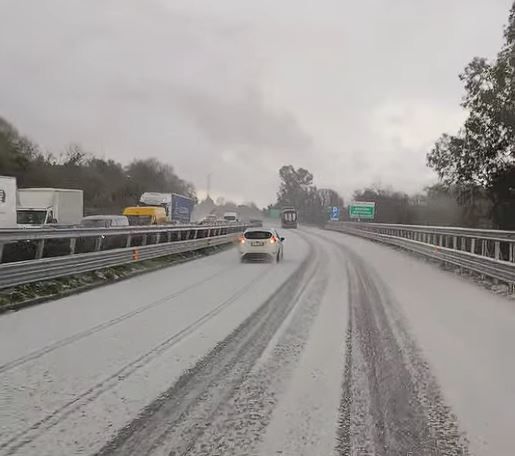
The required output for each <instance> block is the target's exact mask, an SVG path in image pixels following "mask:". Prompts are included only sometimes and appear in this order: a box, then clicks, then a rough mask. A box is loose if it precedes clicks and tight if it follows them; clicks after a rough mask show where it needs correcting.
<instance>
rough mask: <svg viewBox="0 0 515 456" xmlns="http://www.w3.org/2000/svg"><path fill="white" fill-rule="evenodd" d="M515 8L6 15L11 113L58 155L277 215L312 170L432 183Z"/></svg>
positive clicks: (104, 5)
mask: <svg viewBox="0 0 515 456" xmlns="http://www.w3.org/2000/svg"><path fill="white" fill-rule="evenodd" d="M510 6H511V1H510V0H359V1H356V0H353V1H349V0H319V1H315V0H309V1H308V0H252V1H251V0H217V1H213V0H210V1H208V0H205V1H201V0H0V116H4V117H5V118H6V119H7V120H9V121H11V122H12V123H13V124H15V126H17V127H18V129H20V130H21V131H22V132H23V133H25V134H27V135H28V136H30V137H31V138H32V139H33V140H35V141H36V142H38V143H39V144H40V145H41V146H42V147H43V148H44V149H47V150H51V151H54V152H59V151H62V150H63V149H64V148H65V146H66V145H67V144H69V143H71V142H77V143H80V144H82V145H83V146H84V147H85V148H86V149H88V150H89V151H91V152H94V153H95V154H97V155H100V156H103V157H109V158H114V159H116V160H119V161H122V162H123V163H128V162H129V161H130V160H132V159H134V158H137V157H138V158H144V157H152V156H154V157H157V158H159V159H161V160H163V161H166V162H168V163H170V164H171V165H173V166H174V167H175V169H176V171H177V173H178V174H179V175H180V176H181V177H183V178H185V179H187V180H189V181H191V182H193V184H194V185H195V187H196V188H197V190H198V193H199V195H204V194H205V193H204V192H205V188H206V175H207V174H208V173H210V172H212V173H213V176H212V194H213V196H215V197H216V196H224V197H226V198H229V199H234V200H237V201H249V200H254V201H256V202H257V203H258V204H261V205H265V204H268V203H269V202H272V201H273V200H274V199H275V193H276V191H277V187H278V184H279V182H278V176H277V170H278V169H279V167H280V166H281V165H283V164H290V163H291V164H293V165H294V166H296V167H298V166H303V167H306V168H308V169H309V170H310V171H312V172H313V173H314V175H315V182H316V184H317V185H318V186H319V187H331V188H334V189H336V190H338V191H339V192H341V193H342V194H344V195H345V196H349V195H350V194H351V193H352V190H354V189H357V188H361V187H364V186H366V185H369V184H372V183H380V184H383V185H392V186H394V187H395V188H397V189H400V190H404V191H408V192H413V191H417V190H420V189H422V188H423V187H424V186H425V185H427V184H429V183H431V182H433V181H434V180H435V176H434V174H433V173H432V172H431V170H429V169H427V168H426V166H425V154H426V153H427V151H428V150H429V149H430V148H431V145H432V143H433V142H434V140H435V139H436V138H437V137H438V136H439V135H440V134H441V133H442V132H446V131H448V132H454V131H455V130H456V129H457V128H458V127H459V125H460V122H461V121H462V120H463V115H464V114H463V112H462V110H461V109H460V107H459V102H460V99H461V97H462V95H463V88H462V86H461V84H460V81H459V80H458V73H459V72H460V71H462V69H463V67H464V66H465V65H466V64H467V63H468V62H469V61H470V60H471V58H472V57H474V56H476V55H480V56H485V57H488V58H492V57H494V56H495V54H496V52H497V51H498V50H499V48H500V46H501V43H502V29H503V25H504V24H505V23H506V21H507V18H508V11H509V8H510Z"/></svg>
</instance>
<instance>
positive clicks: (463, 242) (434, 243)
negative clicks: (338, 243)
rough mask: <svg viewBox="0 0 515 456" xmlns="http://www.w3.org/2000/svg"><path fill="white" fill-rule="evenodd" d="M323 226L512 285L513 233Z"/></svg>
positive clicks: (341, 224) (346, 224)
mask: <svg viewBox="0 0 515 456" xmlns="http://www.w3.org/2000/svg"><path fill="white" fill-rule="evenodd" d="M326 229H329V230H333V231H340V232H343V233H348V234H352V235H355V236H360V237H363V238H367V239H371V240H374V241H378V242H382V243H384V244H389V245H394V246H397V247H400V248H403V249H405V250H409V251H411V252H415V253H418V254H420V255H423V256H426V257H429V258H433V259H435V260H439V261H442V262H445V263H449V264H453V265H455V266H458V267H460V268H463V269H466V270H469V271H474V272H476V273H478V274H481V275H483V276H486V277H490V278H493V279H496V280H500V281H502V282H505V283H507V284H509V285H510V287H511V289H512V290H513V287H514V285H515V263H514V252H515V232H513V231H495V230H474V229H468V228H454V227H431V226H413V227H412V226H410V225H393V224H392V225H390V224H380V223H356V222H336V223H329V224H328V225H327V226H326Z"/></svg>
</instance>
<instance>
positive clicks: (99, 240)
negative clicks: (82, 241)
mask: <svg viewBox="0 0 515 456" xmlns="http://www.w3.org/2000/svg"><path fill="white" fill-rule="evenodd" d="M101 248H102V236H98V237H97V238H96V239H95V252H98V251H99V250H100V249H101Z"/></svg>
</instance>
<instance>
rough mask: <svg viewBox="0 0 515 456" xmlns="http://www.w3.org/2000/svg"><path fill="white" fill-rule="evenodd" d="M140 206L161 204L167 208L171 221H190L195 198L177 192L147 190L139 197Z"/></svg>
mask: <svg viewBox="0 0 515 456" xmlns="http://www.w3.org/2000/svg"><path fill="white" fill-rule="evenodd" d="M139 205H140V206H159V207H164V208H165V210H166V217H167V220H168V222H170V223H190V221H191V213H192V211H193V200H192V199H191V198H189V197H188V196H184V195H178V194H177V193H157V192H145V193H143V194H142V195H141V197H140V199H139Z"/></svg>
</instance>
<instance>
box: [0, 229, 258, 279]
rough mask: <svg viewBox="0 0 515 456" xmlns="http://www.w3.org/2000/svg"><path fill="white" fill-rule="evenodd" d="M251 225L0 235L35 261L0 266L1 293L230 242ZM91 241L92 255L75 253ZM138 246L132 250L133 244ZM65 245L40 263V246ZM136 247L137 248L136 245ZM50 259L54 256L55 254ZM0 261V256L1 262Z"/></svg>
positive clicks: (19, 231)
mask: <svg viewBox="0 0 515 456" xmlns="http://www.w3.org/2000/svg"><path fill="white" fill-rule="evenodd" d="M249 226H250V225H242V224H234V223H233V224H225V225H213V226H207V225H188V226H184V225H183V226H170V225H162V226H155V227H130V228H105V229H97V228H66V229H34V230H32V229H29V230H25V229H17V230H0V245H1V246H2V247H3V246H4V245H10V244H11V245H14V246H15V247H16V246H17V245H19V244H21V245H23V244H25V242H24V241H27V242H28V243H35V244H36V246H37V248H36V257H35V258H34V259H28V260H22V261H12V262H9V263H2V264H0V289H2V288H8V287H12V286H16V285H21V284H25V283H31V282H36V281H40V280H48V279H55V278H58V277H64V276H69V275H74V274H80V273H83V272H89V271H95V270H99V269H103V268H107V267H112V266H119V265H123V264H127V263H132V262H137V261H143V260H148V259H152V258H156V257H160V256H166V255H171V254H174V253H182V252H188V251H194V250H199V249H203V248H207V247H213V246H217V245H222V244H227V243H230V242H232V241H234V240H235V239H236V238H237V237H238V236H239V235H240V234H241V233H242V232H243V231H244V230H245V229H246V228H247V227H249ZM120 236H122V237H123V238H122V243H123V244H124V245H123V247H118V248H108V249H104V247H105V244H106V242H107V241H106V240H109V238H111V237H117V238H118V241H119V240H120V239H119V237H120ZM82 238H94V239H95V242H91V243H90V244H91V251H88V252H84V253H75V246H76V243H77V240H78V239H82ZM135 239H136V240H137V241H138V242H137V245H131V244H132V241H133V240H135ZM50 241H57V242H61V241H64V242H69V243H70V244H69V249H65V251H64V252H63V254H61V255H58V256H51V257H43V253H44V252H45V242H50ZM135 244H136V243H135ZM0 251H1V249H0ZM54 253H55V252H54ZM0 258H1V256H0Z"/></svg>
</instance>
